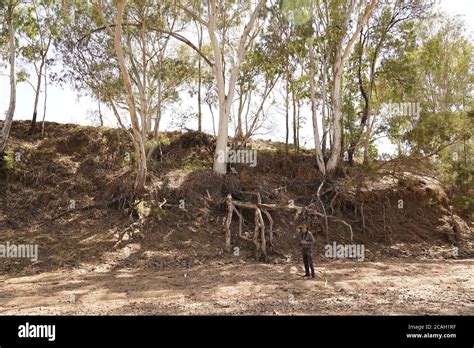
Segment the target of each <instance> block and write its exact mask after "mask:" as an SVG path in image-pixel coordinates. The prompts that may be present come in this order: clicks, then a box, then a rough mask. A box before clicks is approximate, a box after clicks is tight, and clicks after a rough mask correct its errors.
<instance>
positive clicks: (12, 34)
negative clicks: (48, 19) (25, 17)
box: [0, 3, 16, 153]
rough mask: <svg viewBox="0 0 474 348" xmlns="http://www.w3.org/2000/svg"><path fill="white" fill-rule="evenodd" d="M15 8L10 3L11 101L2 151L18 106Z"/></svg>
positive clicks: (0, 144) (1, 140)
mask: <svg viewBox="0 0 474 348" xmlns="http://www.w3.org/2000/svg"><path fill="white" fill-rule="evenodd" d="M13 10H14V6H13V5H12V4H11V3H10V4H9V5H8V19H7V21H8V31H9V40H8V41H9V46H10V49H9V56H10V102H9V104H8V110H7V113H6V115H5V122H4V123H3V128H2V132H1V133H0V153H2V152H4V151H5V148H6V146H7V140H8V136H9V135H10V129H11V126H12V123H13V115H14V114H15V107H16V69H15V64H16V62H15V51H16V47H15V32H14V27H13Z"/></svg>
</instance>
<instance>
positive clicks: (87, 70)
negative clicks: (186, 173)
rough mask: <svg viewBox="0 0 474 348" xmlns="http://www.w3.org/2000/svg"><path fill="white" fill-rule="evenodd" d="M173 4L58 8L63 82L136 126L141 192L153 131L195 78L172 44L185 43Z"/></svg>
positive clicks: (66, 5) (151, 2) (85, 3)
mask: <svg viewBox="0 0 474 348" xmlns="http://www.w3.org/2000/svg"><path fill="white" fill-rule="evenodd" d="M173 4H174V2H172V1H168V2H167V1H158V0H149V1H138V0H137V1H130V2H127V1H125V2H119V3H117V6H115V3H113V2H111V1H99V0H97V1H93V2H90V1H85V0H84V1H72V0H71V1H68V2H67V1H65V2H64V3H63V4H62V6H60V7H58V9H57V11H59V12H60V13H62V14H61V18H62V21H63V22H62V28H63V30H62V31H61V40H58V41H57V49H58V50H59V52H60V53H61V57H62V60H63V66H64V72H63V74H62V75H61V76H58V81H59V82H64V83H67V82H72V83H73V85H74V87H75V88H76V89H77V90H78V91H81V92H84V93H88V94H90V95H92V96H94V97H95V98H97V99H99V102H102V103H104V104H106V105H107V106H108V107H109V108H110V109H111V110H112V111H113V113H114V116H115V117H116V119H117V122H118V124H119V125H120V126H121V127H123V128H128V126H129V125H130V126H131V129H129V136H130V139H131V141H132V143H133V145H134V148H135V153H136V155H135V158H136V161H137V177H136V182H135V190H136V191H142V190H143V189H144V185H145V181H146V173H147V169H146V168H147V164H146V159H147V154H146V151H145V148H146V147H145V142H146V141H147V139H148V136H149V135H150V136H151V133H152V131H153V134H154V135H155V136H158V131H159V125H160V120H161V115H162V110H163V108H164V105H165V103H167V102H169V101H172V100H177V99H178V98H179V93H178V92H177V88H178V87H179V86H180V84H182V83H184V80H186V79H189V78H190V77H189V76H190V73H189V72H188V70H189V69H188V63H187V62H184V61H183V60H182V58H181V57H179V54H177V53H176V47H173V46H172V45H171V44H170V38H171V37H173V38H178V39H180V40H181V41H186V39H184V38H183V37H182V36H180V35H179V34H178V33H177V31H178V30H180V29H181V28H182V24H181V23H179V22H178V18H177V17H176V16H175V14H176V13H175V9H176V7H175V6H173ZM173 52H174V53H173ZM124 115H126V118H124ZM153 123H154V124H153Z"/></svg>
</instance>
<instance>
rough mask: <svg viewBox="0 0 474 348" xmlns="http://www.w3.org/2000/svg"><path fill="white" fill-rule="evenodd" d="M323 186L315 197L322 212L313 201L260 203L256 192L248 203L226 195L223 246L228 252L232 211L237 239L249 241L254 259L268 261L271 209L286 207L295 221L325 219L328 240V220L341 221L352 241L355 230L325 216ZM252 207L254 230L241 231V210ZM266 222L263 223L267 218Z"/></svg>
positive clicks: (242, 222)
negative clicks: (303, 217)
mask: <svg viewBox="0 0 474 348" xmlns="http://www.w3.org/2000/svg"><path fill="white" fill-rule="evenodd" d="M323 185H324V182H322V183H321V185H320V186H319V189H318V200H319V204H320V205H321V207H322V211H323V212H322V213H321V212H319V211H318V210H317V209H316V206H315V204H310V205H308V206H297V205H294V204H293V205H285V204H268V203H263V202H262V198H261V196H260V194H259V193H256V196H257V203H248V202H241V201H238V200H234V199H233V198H232V196H231V195H228V196H227V198H226V204H227V217H226V219H225V249H226V250H227V251H228V252H230V251H231V249H232V245H231V244H232V237H231V229H230V227H231V224H232V218H233V214H234V213H235V214H236V215H237V217H238V219H239V222H238V237H239V238H240V239H243V240H246V241H249V242H252V243H253V244H254V246H255V257H256V259H257V260H258V259H260V258H262V257H263V258H264V259H265V260H268V252H271V253H275V246H274V240H273V237H274V234H273V224H274V221H273V218H272V216H271V214H270V211H278V210H286V211H288V210H289V211H294V212H295V217H294V220H295V221H296V219H298V217H299V216H300V215H305V214H308V215H313V216H317V217H321V218H324V222H325V229H326V237H327V239H328V240H329V222H328V220H329V219H332V220H334V221H336V222H338V223H341V224H343V225H345V226H347V228H348V229H349V231H350V239H351V241H352V240H353V238H354V231H353V229H352V226H351V225H350V224H349V223H347V222H346V221H344V220H343V219H340V218H338V217H336V216H333V215H328V214H327V212H326V209H325V207H324V204H323V202H322V199H321V197H320V191H321V189H322V187H323ZM243 209H247V210H252V211H253V212H254V226H255V227H254V230H253V232H252V233H249V232H244V231H243V229H244V226H246V224H245V219H244V216H243V214H242V210H243ZM264 217H265V218H266V220H267V221H268V224H266V221H265V219H264Z"/></svg>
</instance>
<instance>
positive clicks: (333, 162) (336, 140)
mask: <svg viewBox="0 0 474 348" xmlns="http://www.w3.org/2000/svg"><path fill="white" fill-rule="evenodd" d="M354 4H355V3H354V2H351V6H350V7H349V9H348V11H347V12H346V15H345V16H346V17H345V23H346V24H345V25H344V28H347V24H348V23H349V19H350V16H351V14H352V10H353V8H354ZM376 5H377V0H371V2H370V4H369V7H368V8H367V10H366V11H365V13H364V15H363V17H362V18H361V19H360V21H359V22H358V23H357V27H356V29H355V31H354V33H353V34H352V37H351V38H350V40H349V42H348V43H347V46H346V47H345V49H344V53H342V52H343V51H342V42H340V44H339V46H338V50H337V54H336V58H335V61H334V64H333V87H332V90H331V97H332V116H333V118H334V122H333V123H334V134H333V143H332V147H331V155H330V157H329V160H328V163H327V165H326V172H327V173H334V171H335V170H336V169H337V167H338V165H339V162H340V159H341V140H342V122H341V116H342V100H341V85H342V74H343V71H344V66H345V64H346V62H347V59H348V58H349V54H350V52H351V50H352V46H354V43H355V41H356V40H357V38H358V37H359V35H360V31H361V29H362V28H363V27H364V25H365V24H366V23H367V21H368V20H369V16H370V14H371V13H372V11H373V10H374V8H375V6H376ZM341 40H342V39H341Z"/></svg>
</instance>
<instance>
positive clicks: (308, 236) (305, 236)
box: [300, 231, 315, 252]
mask: <svg viewBox="0 0 474 348" xmlns="http://www.w3.org/2000/svg"><path fill="white" fill-rule="evenodd" d="M301 241H306V242H307V244H301V247H302V248H303V251H306V252H311V251H313V247H314V242H315V240H314V236H313V234H312V233H311V232H309V231H307V232H302V233H300V242H301Z"/></svg>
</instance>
